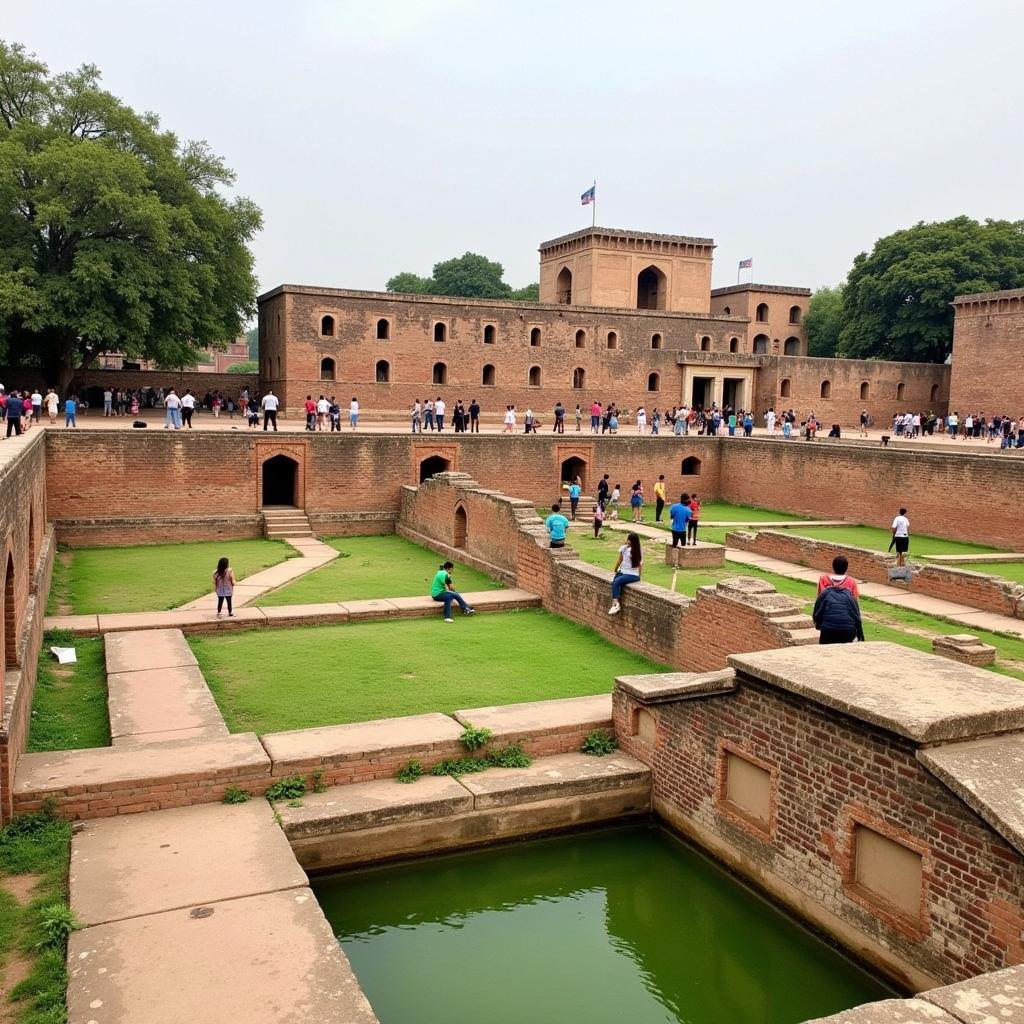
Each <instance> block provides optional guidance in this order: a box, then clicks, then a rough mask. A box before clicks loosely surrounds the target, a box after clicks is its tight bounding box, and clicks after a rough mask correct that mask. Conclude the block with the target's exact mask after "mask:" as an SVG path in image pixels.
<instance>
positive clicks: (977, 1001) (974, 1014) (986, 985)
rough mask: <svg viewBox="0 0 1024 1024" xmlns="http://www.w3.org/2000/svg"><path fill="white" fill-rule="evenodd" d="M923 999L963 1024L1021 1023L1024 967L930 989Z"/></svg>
mask: <svg viewBox="0 0 1024 1024" xmlns="http://www.w3.org/2000/svg"><path fill="white" fill-rule="evenodd" d="M921 998H922V999H926V1000H928V1002H930V1003H934V1004H935V1005H936V1006H939V1007H941V1008H942V1009H943V1010H946V1011H947V1012H948V1013H951V1014H952V1015H953V1016H954V1017H955V1018H956V1019H957V1020H958V1021H962V1022H963V1024H994V1022H997V1021H998V1022H1000V1024H1020V1022H1021V1021H1024V967H1020V966H1018V967H1007V968H1006V969H1005V970H1002V971H992V972H991V973H990V974H982V975H979V976H978V977H976V978H968V979H967V980H966V981H960V982H957V983H956V984H954V985H946V986H944V987H943V988H933V989H929V990H928V991H927V992H923V993H922V994H921Z"/></svg>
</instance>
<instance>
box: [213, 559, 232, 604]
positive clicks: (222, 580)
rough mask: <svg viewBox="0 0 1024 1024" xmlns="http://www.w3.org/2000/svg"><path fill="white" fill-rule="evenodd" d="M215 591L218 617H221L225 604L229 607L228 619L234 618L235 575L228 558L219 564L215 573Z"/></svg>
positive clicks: (221, 560)
mask: <svg viewBox="0 0 1024 1024" xmlns="http://www.w3.org/2000/svg"><path fill="white" fill-rule="evenodd" d="M213 589H214V592H215V593H216V594H217V615H218V616H219V615H220V611H221V608H223V607H224V605H225V603H226V604H227V606H228V617H229V618H232V619H233V618H234V617H235V613H234V611H232V609H231V598H232V597H233V596H234V593H235V574H234V572H232V570H231V566H230V565H229V564H228V560H227V559H226V558H222V559H220V561H219V562H217V568H216V569H215V570H214V572H213Z"/></svg>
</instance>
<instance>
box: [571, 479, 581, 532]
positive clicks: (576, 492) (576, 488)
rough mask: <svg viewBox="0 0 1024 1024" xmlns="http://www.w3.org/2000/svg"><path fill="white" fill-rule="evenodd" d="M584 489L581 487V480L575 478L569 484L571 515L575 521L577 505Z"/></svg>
mask: <svg viewBox="0 0 1024 1024" xmlns="http://www.w3.org/2000/svg"><path fill="white" fill-rule="evenodd" d="M582 490H583V488H582V487H580V484H579V480H578V479H576V480H573V482H572V483H571V484H569V517H570V518H571V519H572V520H573V521H574V522H575V520H576V506H577V505H578V504H579V503H580V492H581V491H582Z"/></svg>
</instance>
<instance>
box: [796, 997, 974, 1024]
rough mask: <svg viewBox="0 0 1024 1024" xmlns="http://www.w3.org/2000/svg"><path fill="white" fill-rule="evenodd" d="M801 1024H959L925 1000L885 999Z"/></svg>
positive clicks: (955, 1019)
mask: <svg viewBox="0 0 1024 1024" xmlns="http://www.w3.org/2000/svg"><path fill="white" fill-rule="evenodd" d="M804 1024H961V1022H960V1021H959V1019H958V1018H956V1017H951V1016H950V1015H949V1014H948V1013H946V1012H945V1011H944V1010H940V1009H939V1008H938V1007H937V1006H935V1005H934V1004H933V1003H929V1002H926V1001H925V1000H924V999H884V1000H882V1001H881V1002H880V1003H864V1005H863V1006H855V1007H854V1008H853V1009H852V1010H845V1011H844V1012H843V1013H835V1014H833V1015H832V1016H830V1017H816V1018H815V1019H814V1020H809V1021H805V1022H804Z"/></svg>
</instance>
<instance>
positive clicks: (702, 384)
mask: <svg viewBox="0 0 1024 1024" xmlns="http://www.w3.org/2000/svg"><path fill="white" fill-rule="evenodd" d="M714 383H715V378H714V377H694V378H693V386H692V388H691V391H690V407H691V408H693V409H710V408H711V402H712V401H713V399H712V397H711V395H712V386H713V385H714Z"/></svg>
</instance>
